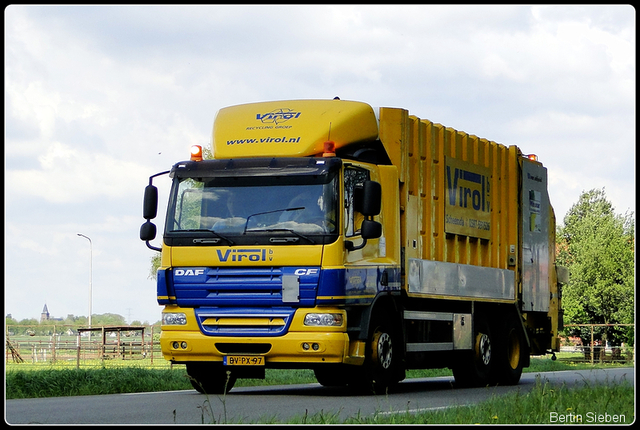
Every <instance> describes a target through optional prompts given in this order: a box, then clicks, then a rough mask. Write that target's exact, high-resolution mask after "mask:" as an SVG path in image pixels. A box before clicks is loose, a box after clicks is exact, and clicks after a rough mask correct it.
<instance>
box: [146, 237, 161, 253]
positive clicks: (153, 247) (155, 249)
mask: <svg viewBox="0 0 640 430" xmlns="http://www.w3.org/2000/svg"><path fill="white" fill-rule="evenodd" d="M145 243H146V244H147V248H149V249H152V250H154V251H158V252H162V248H158V247H155V246H153V245H151V244H150V243H149V241H148V240H147V241H145Z"/></svg>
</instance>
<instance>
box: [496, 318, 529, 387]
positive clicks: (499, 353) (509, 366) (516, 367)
mask: <svg viewBox="0 0 640 430" xmlns="http://www.w3.org/2000/svg"><path fill="white" fill-rule="evenodd" d="M499 339H500V340H499V342H498V345H496V365H495V368H494V376H493V381H494V382H496V383H498V384H500V385H516V384H517V383H518V382H520V377H521V376H522V369H523V368H524V366H525V363H526V362H527V358H528V356H529V348H528V346H527V341H526V339H525V337H524V333H523V331H522V323H520V321H519V320H518V319H517V318H516V317H515V316H511V317H509V318H507V319H506V320H505V321H504V322H503V323H502V324H501V326H500V327H499Z"/></svg>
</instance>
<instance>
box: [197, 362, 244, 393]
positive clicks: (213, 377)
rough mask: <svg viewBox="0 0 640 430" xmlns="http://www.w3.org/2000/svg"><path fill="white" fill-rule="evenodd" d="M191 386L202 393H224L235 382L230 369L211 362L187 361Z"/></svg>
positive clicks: (229, 389)
mask: <svg viewBox="0 0 640 430" xmlns="http://www.w3.org/2000/svg"><path fill="white" fill-rule="evenodd" d="M187 374H188V375H189V381H190V382H191V386H192V387H193V388H195V389H196V390H197V391H198V392H199V393H202V394H226V393H228V392H229V391H231V389H232V388H233V385H234V384H235V383H236V377H235V376H234V375H233V373H232V372H231V371H228V370H225V369H224V368H223V367H222V366H221V365H217V364H211V363H187Z"/></svg>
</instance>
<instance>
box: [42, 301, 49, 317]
mask: <svg viewBox="0 0 640 430" xmlns="http://www.w3.org/2000/svg"><path fill="white" fill-rule="evenodd" d="M44 321H49V309H47V304H46V303H45V305H44V309H42V313H41V314H40V322H44Z"/></svg>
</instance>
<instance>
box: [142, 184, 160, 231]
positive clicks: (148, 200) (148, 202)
mask: <svg viewBox="0 0 640 430" xmlns="http://www.w3.org/2000/svg"><path fill="white" fill-rule="evenodd" d="M157 214H158V189H157V188H156V187H154V186H153V185H147V186H146V187H145V189H144V201H143V203H142V217H143V218H144V219H146V220H150V219H153V218H155V217H156V215H157ZM154 236H155V233H154Z"/></svg>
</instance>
